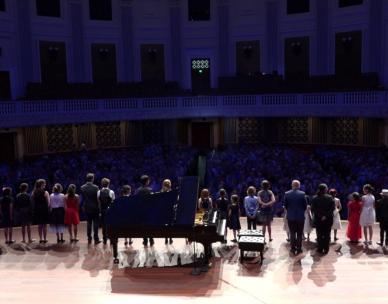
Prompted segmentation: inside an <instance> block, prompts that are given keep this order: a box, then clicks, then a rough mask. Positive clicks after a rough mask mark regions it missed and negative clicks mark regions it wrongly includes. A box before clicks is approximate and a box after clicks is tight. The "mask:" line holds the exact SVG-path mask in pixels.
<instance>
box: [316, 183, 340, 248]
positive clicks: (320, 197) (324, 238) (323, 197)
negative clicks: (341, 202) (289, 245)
mask: <svg viewBox="0 0 388 304" xmlns="http://www.w3.org/2000/svg"><path fill="white" fill-rule="evenodd" d="M327 190H328V189H327V186H326V184H320V185H319V186H318V192H317V195H316V196H315V197H314V198H313V200H312V202H311V211H312V213H313V216H314V222H315V226H316V229H317V242H318V249H317V252H318V253H321V254H327V253H328V252H329V245H330V231H331V226H332V225H333V212H334V209H335V202H334V200H333V198H332V197H331V196H330V195H328V194H327Z"/></svg>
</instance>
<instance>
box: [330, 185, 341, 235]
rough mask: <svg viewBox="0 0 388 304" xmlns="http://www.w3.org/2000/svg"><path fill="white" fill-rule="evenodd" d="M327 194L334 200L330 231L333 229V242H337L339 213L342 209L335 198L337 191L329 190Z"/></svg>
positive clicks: (339, 224)
mask: <svg viewBox="0 0 388 304" xmlns="http://www.w3.org/2000/svg"><path fill="white" fill-rule="evenodd" d="M329 194H330V195H331V197H332V198H333V199H334V202H335V209H334V213H333V226H332V227H331V229H333V231H334V241H338V238H337V231H338V230H339V229H341V216H340V211H341V209H342V205H341V201H340V199H339V198H338V197H337V190H335V189H330V190H329Z"/></svg>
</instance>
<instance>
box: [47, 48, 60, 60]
mask: <svg viewBox="0 0 388 304" xmlns="http://www.w3.org/2000/svg"><path fill="white" fill-rule="evenodd" d="M58 53H59V47H57V46H55V45H50V46H49V47H48V58H49V60H50V62H54V61H57V59H58Z"/></svg>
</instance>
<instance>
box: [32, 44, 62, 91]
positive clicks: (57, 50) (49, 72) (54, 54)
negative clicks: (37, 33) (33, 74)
mask: <svg viewBox="0 0 388 304" xmlns="http://www.w3.org/2000/svg"><path fill="white" fill-rule="evenodd" d="M39 46H40V68H41V78H42V82H43V83H45V84H48V85H57V84H58V83H60V84H64V83H66V82H67V68H66V45H65V43H64V42H55V41H40V43H39Z"/></svg>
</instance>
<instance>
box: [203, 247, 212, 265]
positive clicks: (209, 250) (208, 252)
mask: <svg viewBox="0 0 388 304" xmlns="http://www.w3.org/2000/svg"><path fill="white" fill-rule="evenodd" d="M203 248H204V249H205V256H204V265H203V266H202V269H201V270H202V272H207V271H208V270H209V268H210V267H211V263H210V259H211V257H212V244H211V243H204V244H203Z"/></svg>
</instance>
